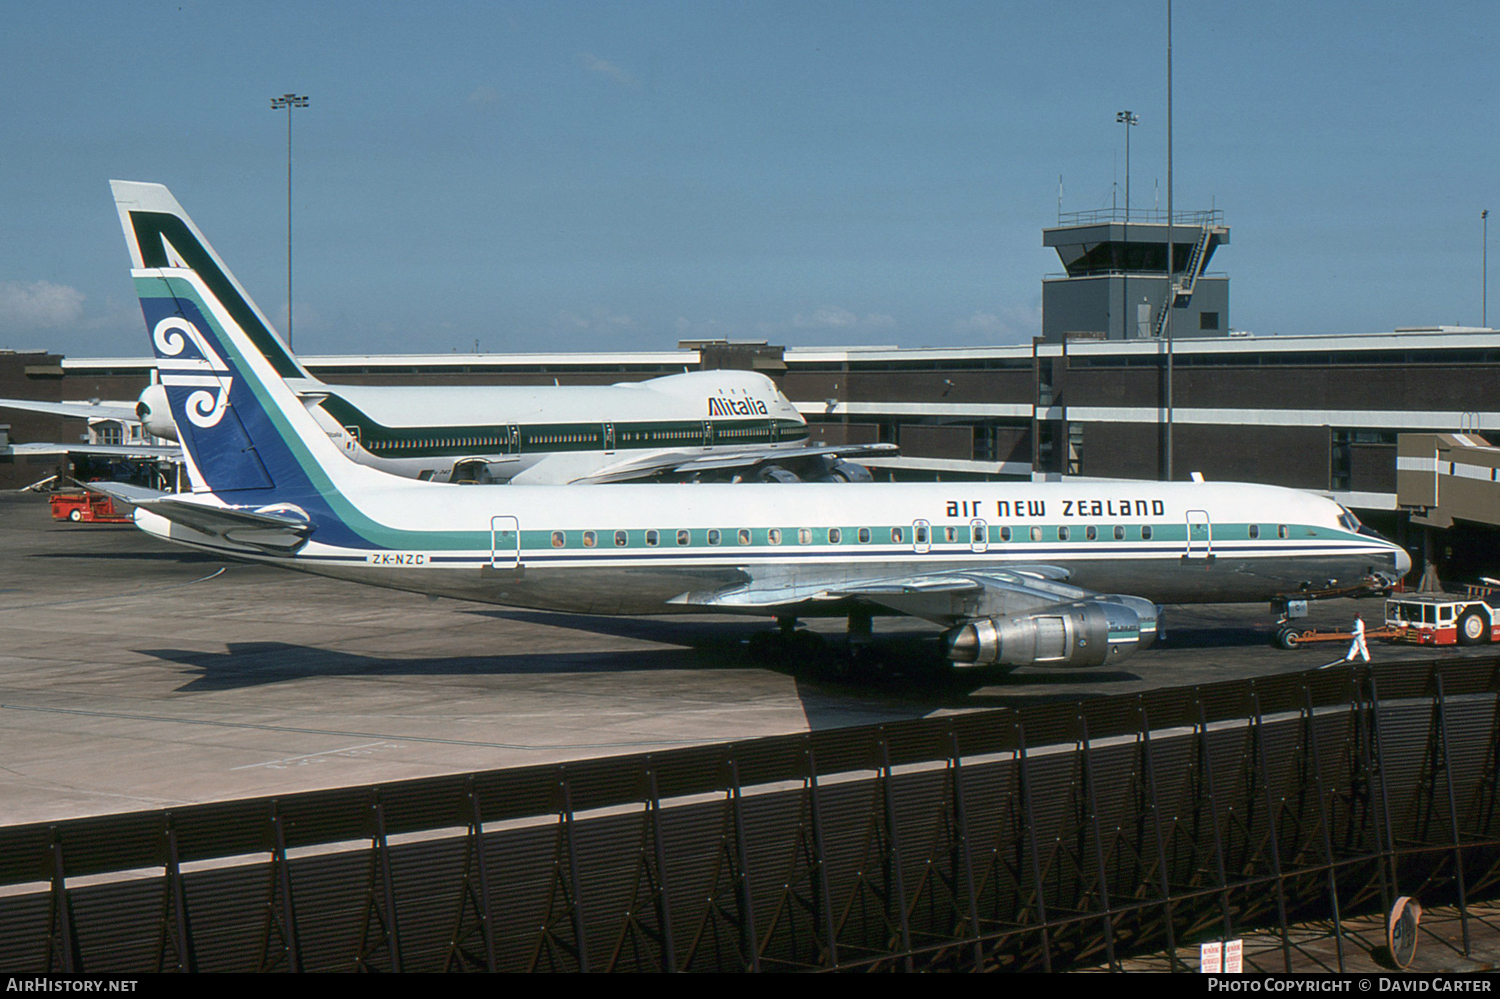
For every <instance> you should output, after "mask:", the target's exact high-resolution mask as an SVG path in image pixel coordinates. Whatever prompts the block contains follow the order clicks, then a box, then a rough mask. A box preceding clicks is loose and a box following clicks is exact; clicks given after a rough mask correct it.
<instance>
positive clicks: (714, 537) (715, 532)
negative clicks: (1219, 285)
mask: <svg viewBox="0 0 1500 999" xmlns="http://www.w3.org/2000/svg"><path fill="white" fill-rule="evenodd" d="M1162 252H1164V253H1165V252H1166V251H1165V250H1164V251H1162ZM722 539H723V535H722V534H720V533H719V529H718V528H717V527H716V528H713V529H712V530H710V531H709V532H708V543H709V544H711V545H716V544H718V543H719V542H720V541H721V540H722Z"/></svg>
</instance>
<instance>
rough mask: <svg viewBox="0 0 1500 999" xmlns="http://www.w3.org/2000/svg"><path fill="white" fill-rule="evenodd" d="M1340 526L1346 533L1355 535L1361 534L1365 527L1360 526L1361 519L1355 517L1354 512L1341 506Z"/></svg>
mask: <svg viewBox="0 0 1500 999" xmlns="http://www.w3.org/2000/svg"><path fill="white" fill-rule="evenodd" d="M1339 526H1340V527H1342V528H1343V529H1344V530H1346V531H1354V532H1355V533H1359V529H1360V527H1361V526H1363V525H1361V524H1360V522H1359V518H1358V517H1356V516H1354V512H1353V511H1352V510H1350V509H1349V508H1348V507H1346V506H1340V507H1339Z"/></svg>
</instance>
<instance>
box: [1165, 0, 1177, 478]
mask: <svg viewBox="0 0 1500 999" xmlns="http://www.w3.org/2000/svg"><path fill="white" fill-rule="evenodd" d="M1173 239H1174V234H1173V232H1172V0H1167V297H1166V300H1165V301H1164V302H1162V308H1163V309H1166V310H1167V314H1166V316H1164V317H1163V319H1162V338H1163V339H1165V340H1166V341H1167V378H1166V382H1167V384H1166V390H1167V426H1166V441H1165V445H1166V446H1165V450H1166V455H1165V462H1164V464H1165V466H1166V467H1165V468H1164V472H1165V473H1166V474H1164V475H1163V476H1162V478H1163V479H1164V480H1166V481H1167V482H1171V481H1172V360H1173V359H1172V306H1173V305H1174V304H1176V302H1177V289H1176V288H1175V287H1174V286H1173V284H1172V274H1173V270H1174V268H1173V264H1174V260H1173V258H1174V257H1175V256H1176V255H1177V254H1176V252H1175V251H1176V249H1177V248H1176V247H1175V246H1174V245H1173Z"/></svg>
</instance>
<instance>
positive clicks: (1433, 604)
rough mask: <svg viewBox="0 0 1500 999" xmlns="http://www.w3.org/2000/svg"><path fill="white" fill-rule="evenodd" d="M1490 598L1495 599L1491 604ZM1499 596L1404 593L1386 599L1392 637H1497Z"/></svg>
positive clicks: (1454, 641)
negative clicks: (1392, 632)
mask: <svg viewBox="0 0 1500 999" xmlns="http://www.w3.org/2000/svg"><path fill="white" fill-rule="evenodd" d="M1490 601H1494V603H1493V604H1492V603H1491V602H1490ZM1497 606H1500V597H1495V596H1490V597H1481V596H1466V597H1464V596H1458V595H1457V594H1453V593H1403V594H1401V595H1400V596H1399V597H1391V598H1390V599H1388V600H1386V602H1385V627H1384V628H1382V629H1381V631H1382V633H1384V632H1387V631H1394V632H1395V634H1393V635H1391V636H1390V637H1391V640H1392V641H1397V642H1411V643H1413V644H1415V645H1479V644H1481V643H1484V642H1493V641H1497V640H1500V613H1496V607H1497Z"/></svg>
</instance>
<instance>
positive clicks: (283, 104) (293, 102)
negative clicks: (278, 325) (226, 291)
mask: <svg viewBox="0 0 1500 999" xmlns="http://www.w3.org/2000/svg"><path fill="white" fill-rule="evenodd" d="M305 107H307V97H305V96H298V95H297V94H282V95H281V96H280V97H273V98H271V110H272V111H281V110H283V109H284V110H285V111H286V346H287V349H288V350H291V349H292V108H305Z"/></svg>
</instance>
